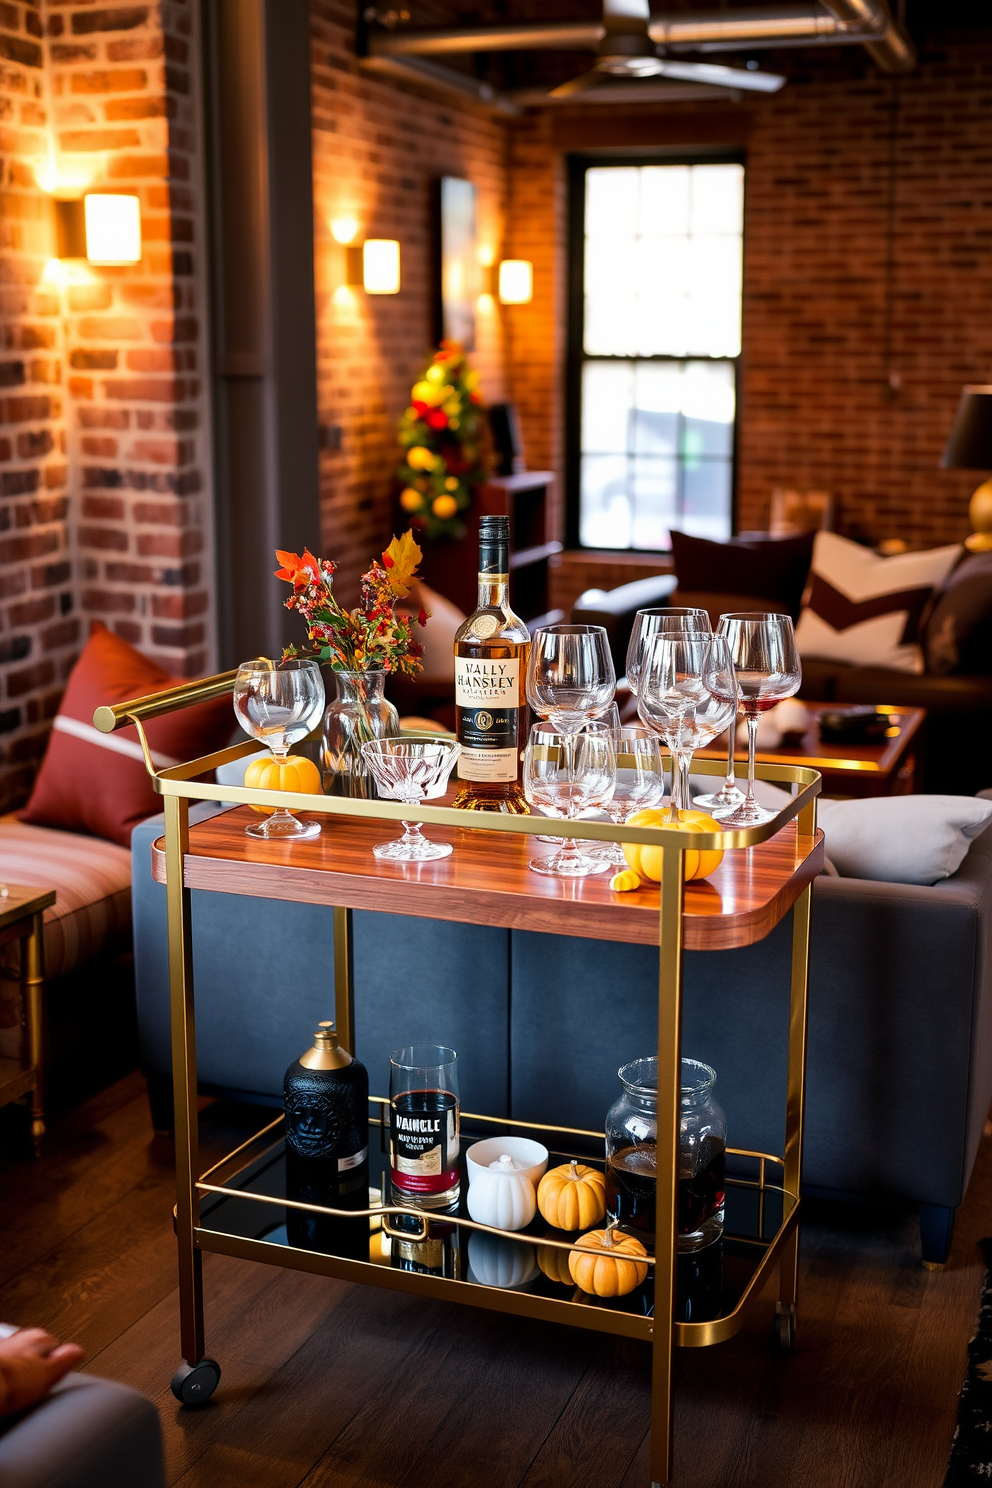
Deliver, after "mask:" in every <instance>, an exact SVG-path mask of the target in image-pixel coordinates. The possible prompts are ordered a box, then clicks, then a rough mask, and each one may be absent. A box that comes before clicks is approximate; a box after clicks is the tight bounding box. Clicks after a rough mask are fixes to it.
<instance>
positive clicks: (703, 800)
mask: <svg viewBox="0 0 992 1488" xmlns="http://www.w3.org/2000/svg"><path fill="white" fill-rule="evenodd" d="M725 618H726V617H725V616H721V617H720V623H719V625H718V626H717V632H716V633H717V635H726V631H725V629H724V625H723V622H724V619H725ZM736 744H737V715H736V713H735V714H734V718H733V721H732V722H731V725H730V728H729V729H728V730H727V773H726V776H725V777H724V781H723V785H722V786H721V787H720V789H719V790H717V791H709V792H708V793H707V794H706V795H705V796H696V798H695V800H694V801H693V803H692V804H693V805H694V806H699V807H701V809H702V810H703V811H708V812H709V814H710V816H715V817H716V818H717V820H718V821H722V820H723V819H724V818H725V817H727V816H729V815H730V813H731V812H732V811H736V810H737V808H738V807H739V806H743V804H744V799H745V798H744V792H743V791H742V790H741V788H740V786H739V785H738V784H737V770H736V767H735V764H734V749H735V746H736Z"/></svg>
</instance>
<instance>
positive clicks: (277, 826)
mask: <svg viewBox="0 0 992 1488" xmlns="http://www.w3.org/2000/svg"><path fill="white" fill-rule="evenodd" d="M234 712H235V715H236V717H237V720H238V722H239V723H240V725H241V727H242V728H243V729H244V731H245V733H246V734H251V736H252V738H254V739H258V740H259V741H260V743H262V744H267V745H268V747H269V748H270V749H271V750H272V753H273V754H274V755H275V757H276V759H277V760H279V761H280V762H281V761H283V760H284V759H285V758H286V756H287V755H288V754H289V751H290V749H291V748H292V747H293V745H294V744H298V743H299V742H300V740H301V739H305V738H306V736H307V734H309V733H310V732H311V731H312V730H313V729H315V728H316V727H317V724H318V723H319V722H320V720H321V718H322V717H323V713H324V682H323V678H322V677H321V675H320V667H319V666H318V665H317V663H316V662H315V661H313V660H311V659H309V658H307V657H300V656H292V657H288V658H287V659H286V660H284V661H270V660H269V658H268V657H266V656H256V657H255V658H254V660H252V661H243V662H242V663H241V665H240V666H239V667H238V675H237V678H236V680H235V683H234ZM319 832H320V822H316V821H309V822H301V821H299V820H298V819H297V818H296V817H295V816H293V815H292V813H291V812H289V811H287V810H286V808H285V807H284V806H279V807H277V808H276V810H275V811H273V812H272V814H271V816H268V817H266V819H265V820H264V821H261V822H257V823H254V824H253V825H252V826H250V827H245V834H246V835H247V836H248V837H264V838H269V839H272V838H279V839H285V838H289V839H291V840H294V841H298V840H300V839H301V838H304V837H316V836H317V835H318V834H319Z"/></svg>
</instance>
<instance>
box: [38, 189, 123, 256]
mask: <svg viewBox="0 0 992 1488" xmlns="http://www.w3.org/2000/svg"><path fill="white" fill-rule="evenodd" d="M55 232H56V241H57V245H58V256H59V258H85V259H88V260H89V262H90V263H92V264H134V263H140V261H141V204H140V202H139V201H138V198H137V197H136V196H123V195H118V194H111V193H109V192H97V191H94V192H90V193H88V194H87V195H86V196H83V197H77V198H75V199H74V200H72V201H60V200H56V203H55Z"/></svg>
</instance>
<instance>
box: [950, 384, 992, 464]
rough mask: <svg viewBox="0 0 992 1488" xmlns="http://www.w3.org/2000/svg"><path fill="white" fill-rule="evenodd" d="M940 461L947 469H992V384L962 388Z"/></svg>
mask: <svg viewBox="0 0 992 1488" xmlns="http://www.w3.org/2000/svg"><path fill="white" fill-rule="evenodd" d="M940 463H941V465H942V466H943V468H944V469H945V470H992V386H990V387H966V388H962V389H961V401H960V403H959V404H958V411H957V413H956V414H955V415H954V424H953V427H952V429H951V432H950V434H949V436H948V439H947V445H946V447H945V449H944V454H943V458H942V459H941V462H940Z"/></svg>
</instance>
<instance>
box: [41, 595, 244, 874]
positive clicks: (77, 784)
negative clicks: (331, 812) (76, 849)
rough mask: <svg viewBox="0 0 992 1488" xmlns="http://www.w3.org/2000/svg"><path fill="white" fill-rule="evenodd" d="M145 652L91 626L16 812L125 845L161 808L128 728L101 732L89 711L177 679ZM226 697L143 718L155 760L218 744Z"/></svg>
mask: <svg viewBox="0 0 992 1488" xmlns="http://www.w3.org/2000/svg"><path fill="white" fill-rule="evenodd" d="M183 680H184V679H183V678H181V677H170V676H169V674H168V672H164V671H163V670H162V668H161V667H159V666H157V665H156V664H155V662H153V661H150V660H149V659H148V657H147V656H142V654H141V652H140V651H136V650H135V649H134V647H133V646H129V645H128V643H127V641H123V640H121V638H120V636H117V635H114V634H113V632H112V631H109V630H107V629H106V628H105V627H104V626H102V625H97V626H95V627H94V629H93V631H92V633H91V635H90V638H89V640H88V641H87V642H86V645H85V647H84V648H83V654H82V655H81V656H80V658H79V660H78V661H77V662H76V665H75V666H74V667H73V669H72V673H71V675H70V677H69V683H68V686H67V687H66V690H65V696H64V697H63V699H62V704H61V707H60V709H59V712H58V716H57V717H56V719H55V722H54V725H53V728H52V736H51V738H50V740H49V742H48V748H47V750H46V751H45V758H44V759H43V760H42V764H41V769H40V770H39V772H38V778H37V780H36V781H35V786H34V790H33V792H32V794H31V799H30V801H29V802H28V804H27V806H26V807H25V809H24V811H23V812H22V813H21V820H22V821H25V822H31V823H33V824H34V825H35V826H39V827H60V828H62V830H63V831H66V832H88V833H90V834H91V835H92V836H94V837H104V838H106V839H107V841H108V842H116V843H119V845H120V846H121V847H122V848H126V847H128V845H129V844H130V840H131V829H132V828H133V827H134V825H135V823H136V822H139V821H141V820H142V819H143V818H144V817H146V816H151V815H152V814H153V812H155V811H157V810H158V809H159V797H158V796H157V795H156V794H155V792H154V790H153V789H152V784H151V781H150V780H149V778H148V774H147V772H146V770H145V765H144V760H143V758H142V754H141V746H140V744H139V743H138V736H137V732H136V730H135V729H134V728H125V729H121V730H120V732H119V733H115V734H101V733H100V732H99V731H98V730H97V729H95V728H94V727H93V714H94V712H95V711H96V709H97V708H98V707H100V706H101V705H102V704H104V703H122V702H126V701H127V700H128V699H129V698H136V697H141V696H142V695H144V694H146V693H150V692H162V691H164V690H165V689H166V688H168V687H176V686H178V685H180V683H181V682H182V681H183ZM233 725H234V715H233V713H232V711H231V700H230V698H229V697H222V698H217V699H215V700H214V701H213V702H209V703H198V704H197V705H196V706H195V707H193V708H183V709H182V711H181V712H178V713H172V714H168V715H166V716H165V717H163V718H153V719H151V720H150V721H149V722H148V723H147V724H146V726H145V732H146V734H147V736H148V743H149V745H150V747H151V750H152V756H153V759H155V760H156V761H157V763H158V764H159V766H167V765H172V764H179V763H181V762H182V761H184V760H187V759H194V758H196V757H197V756H199V755H201V754H209V753H212V752H213V751H214V750H216V749H221V748H223V746H224V745H225V744H226V743H227V740H228V739H229V738H230V736H231V732H232V729H233Z"/></svg>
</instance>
